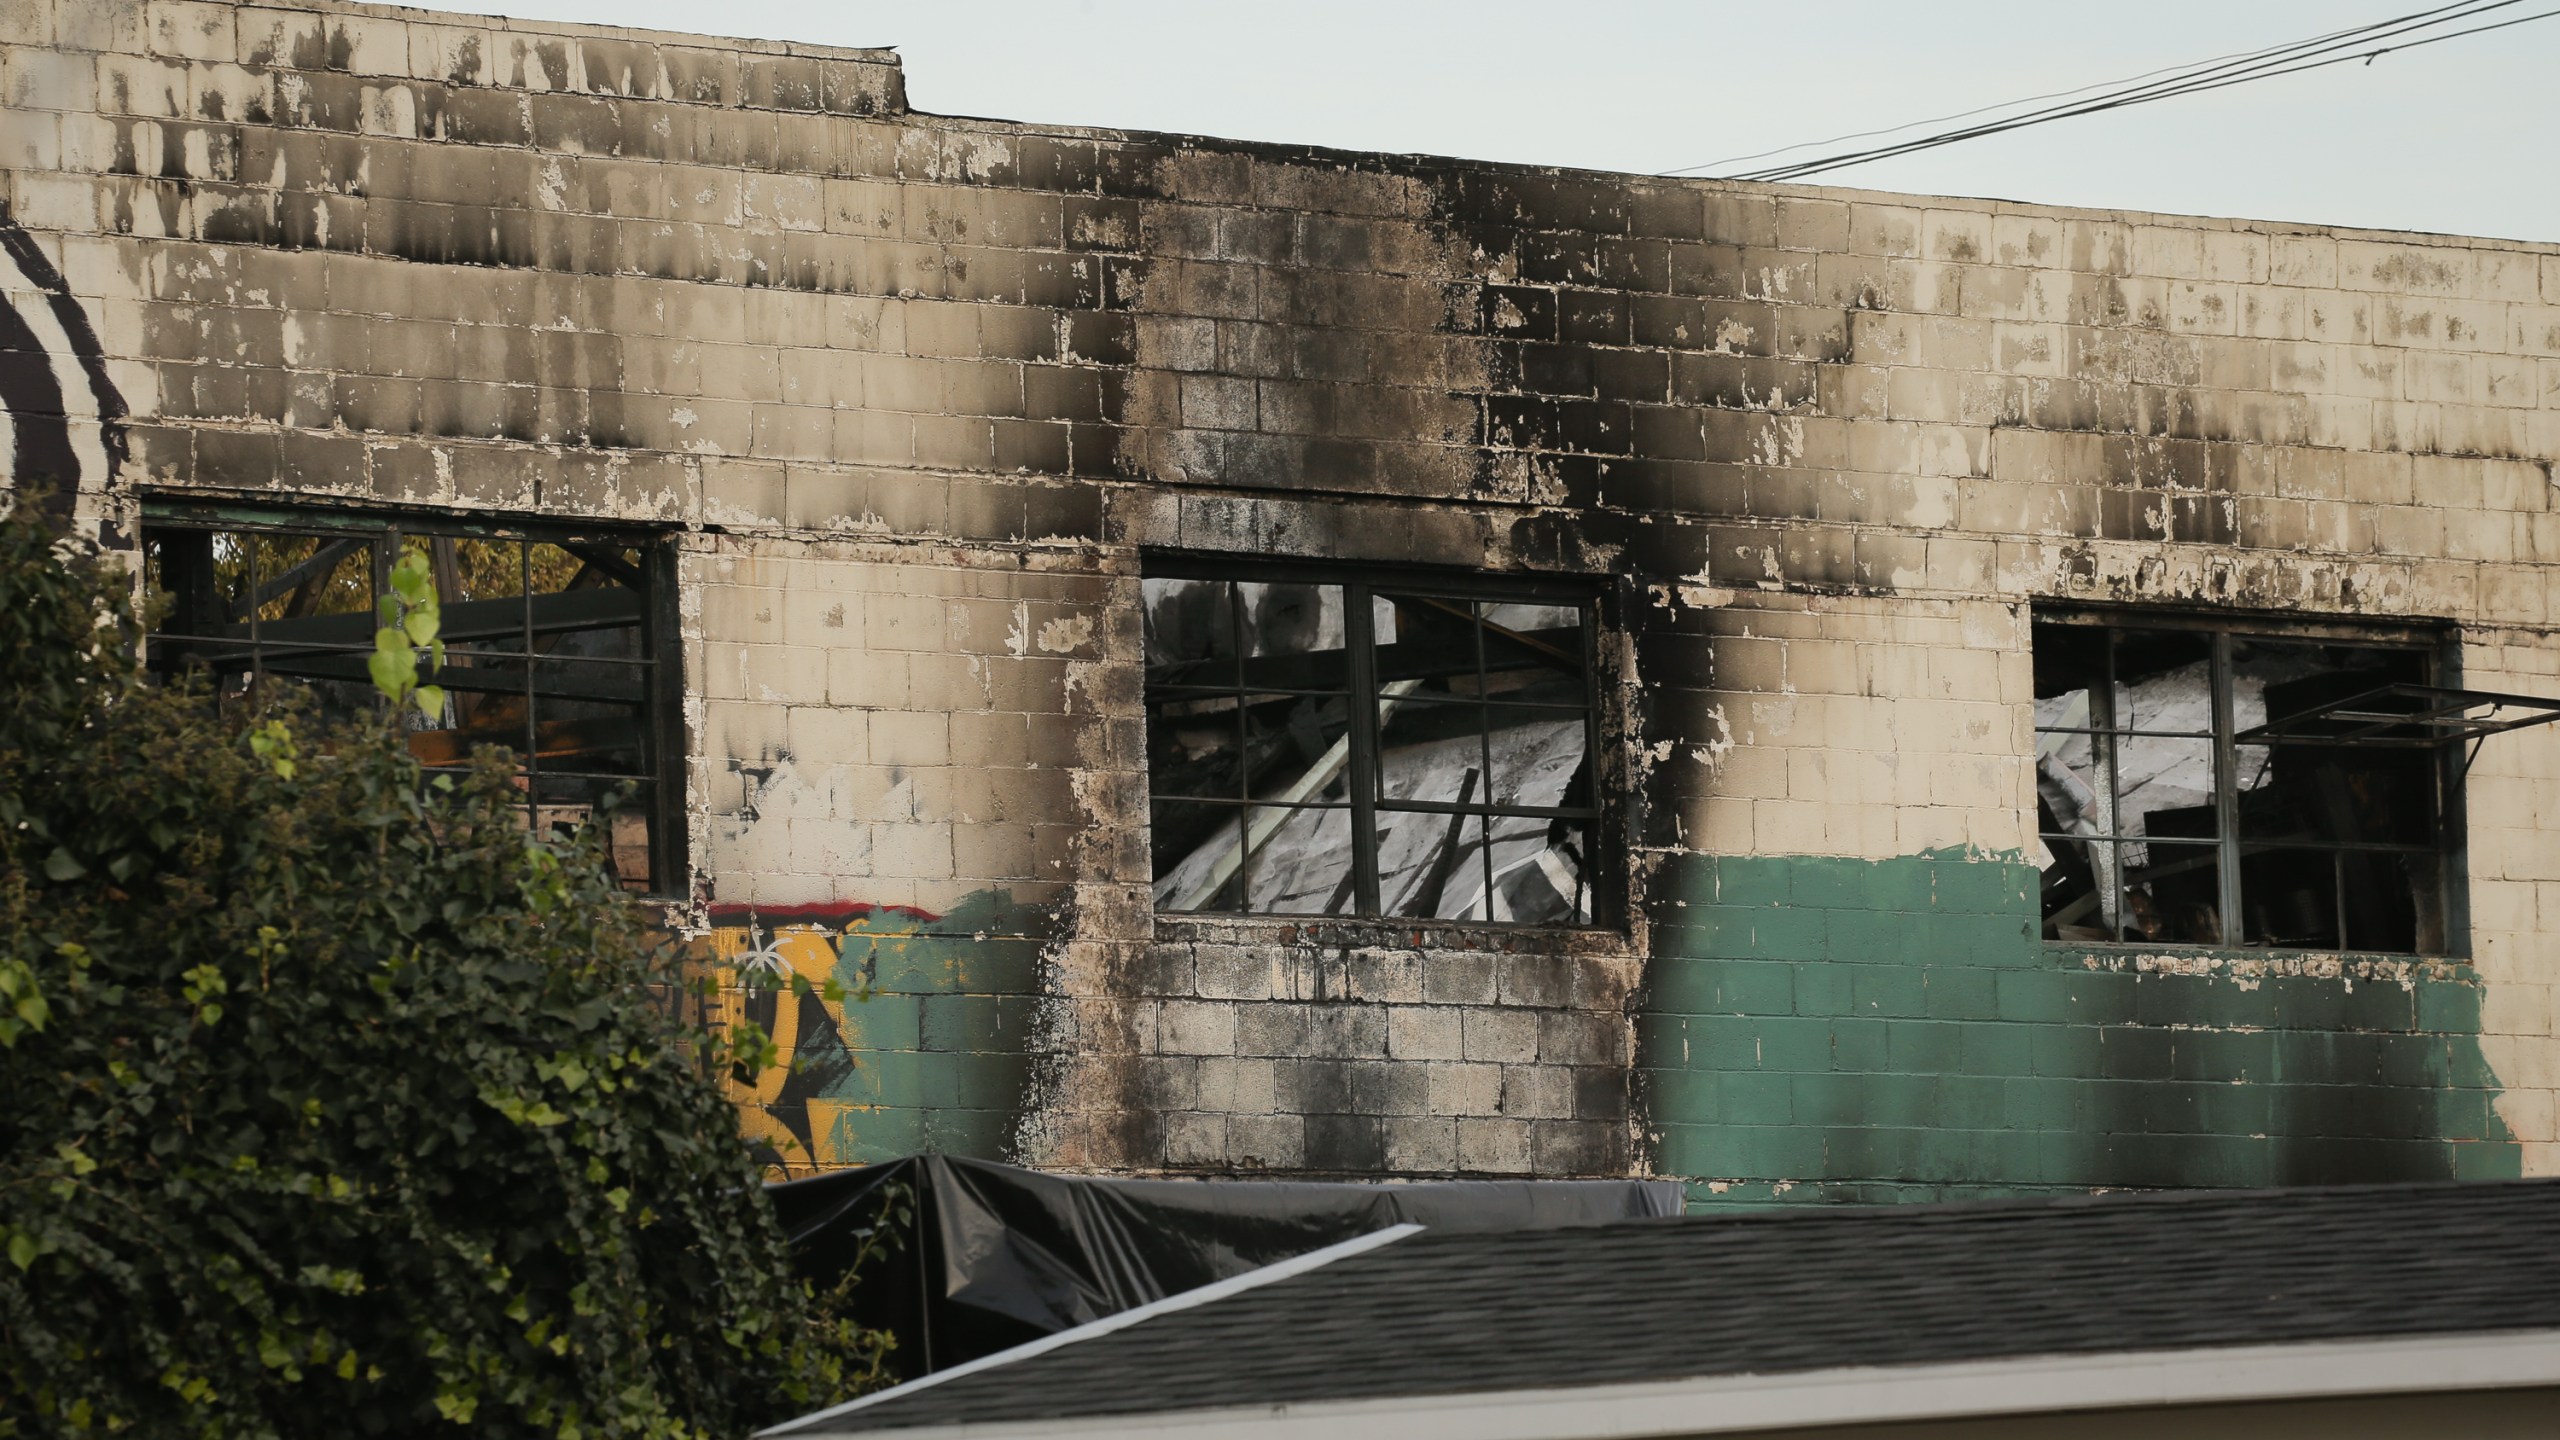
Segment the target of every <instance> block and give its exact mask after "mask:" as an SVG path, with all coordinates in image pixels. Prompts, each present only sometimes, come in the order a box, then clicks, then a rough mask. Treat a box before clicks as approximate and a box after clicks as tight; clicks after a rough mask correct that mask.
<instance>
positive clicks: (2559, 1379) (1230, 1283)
mask: <svg viewBox="0 0 2560 1440" xmlns="http://www.w3.org/2000/svg"><path fill="white" fill-rule="evenodd" d="M1419 1228H1420V1227H1419V1226H1412V1225H1399V1226H1396V1227H1394V1228H1393V1229H1389V1230H1382V1231H1379V1232H1378V1233H1377V1234H1375V1235H1368V1236H1363V1237H1361V1238H1360V1239H1358V1240H1353V1241H1348V1242H1345V1243H1344V1244H1342V1245H1336V1246H1333V1247H1331V1248H1330V1249H1327V1250H1319V1251H1316V1252H1314V1253H1313V1254H1309V1255H1303V1256H1300V1257H1299V1258H1297V1259H1295V1260H1291V1261H1287V1262H1284V1263H1283V1264H1280V1265H1274V1266H1269V1267H1266V1268H1265V1269H1263V1270H1256V1271H1253V1272H1250V1273H1248V1274H1245V1275H1239V1276H1237V1277H1236V1278H1234V1279H1232V1280H1225V1281H1221V1282H1219V1283H1218V1284H1216V1285H1210V1286H1204V1287H1202V1288H1201V1289H1198V1290H1192V1291H1187V1292H1185V1293H1184V1294H1181V1295H1176V1296H1173V1297H1171V1298H1169V1299H1165V1300H1159V1301H1156V1302H1155V1303H1154V1304H1152V1305H1146V1306H1141V1307H1139V1308H1138V1309H1136V1310H1130V1311H1127V1312H1124V1313H1122V1314H1120V1315H1115V1316H1112V1317H1110V1318H1109V1319H1106V1320H1100V1321H1097V1322H1095V1323H1094V1324H1091V1325H1086V1326H1081V1327H1078V1328H1077V1329H1075V1330H1070V1331H1067V1332H1065V1333H1064V1334H1060V1335H1053V1336H1049V1337H1047V1338H1045V1339H1042V1340H1038V1341H1035V1342H1033V1343H1032V1344H1029V1345H1024V1346H1020V1347H1018V1348H1016V1349H1014V1350H1009V1351H1006V1352H1004V1353H1002V1354H998V1355H991V1356H988V1357H987V1358H986V1359H984V1360H979V1361H975V1362H972V1363H971V1364H969V1365H965V1366H959V1367H955V1368H954V1369H951V1370H948V1371H943V1372H941V1373H939V1374H936V1375H932V1376H928V1377H926V1378H925V1379H922V1380H917V1381H912V1382H910V1383H908V1384H906V1385H902V1386H899V1387H897V1388H896V1389H892V1390H884V1391H881V1392H879V1393H878V1394H876V1395H870V1396H866V1397H864V1398H863V1399H861V1400H856V1401H854V1402H852V1403H851V1404H849V1405H840V1406H837V1407H836V1408H834V1409H832V1410H827V1411H822V1412H820V1413H818V1414H816V1415H811V1416H808V1417H806V1418H804V1419H800V1420H795V1421H792V1422H790V1423H788V1424H786V1425H782V1426H779V1427H776V1428H775V1429H772V1430H768V1431H765V1432H764V1433H765V1434H767V1435H781V1434H791V1435H806V1436H821V1435H826V1434H828V1433H830V1432H829V1431H828V1429H827V1427H826V1425H825V1422H826V1421H827V1420H828V1419H829V1418H831V1417H834V1416H838V1415H842V1414H844V1413H846V1412H847V1411H850V1410H854V1409H857V1408H860V1407H862V1406H866V1405H869V1404H871V1403H873V1402H875V1401H878V1400H883V1399H886V1398H889V1397H891V1396H896V1395H900V1394H906V1393H912V1392H913V1391H914V1390H915V1389H916V1388H917V1387H919V1386H923V1385H930V1384H932V1383H934V1382H935V1381H937V1380H942V1379H947V1378H949V1377H951V1376H954V1375H958V1374H961V1373H964V1372H966V1371H970V1370H975V1369H983V1368H988V1367H992V1366H997V1365H1003V1364H1006V1363H1008V1362H1009V1361H1012V1360H1015V1359H1019V1358H1023V1357H1024V1356H1026V1355H1028V1354H1031V1353H1034V1352H1037V1351H1041V1350H1047V1349H1053V1348H1055V1347H1057V1346H1059V1345H1062V1344H1069V1343H1072V1342H1074V1341H1076V1340H1079V1339H1083V1338H1088V1336H1089V1335H1090V1334H1092V1333H1099V1332H1102V1331H1104V1330H1106V1329H1116V1328H1120V1327H1122V1326H1125V1325H1129V1324H1134V1323H1136V1322H1137V1321H1139V1320H1141V1319H1144V1318H1147V1317H1148V1316H1149V1315H1161V1314H1164V1313H1166V1312H1167V1311H1169V1310H1179V1309H1186V1308H1189V1307H1190V1306H1193V1305H1199V1304H1204V1303H1206V1302H1208V1301H1210V1300H1213V1299H1216V1298H1219V1296H1218V1294H1214V1293H1212V1292H1219V1293H1224V1294H1232V1293H1234V1292H1235V1291H1237V1290H1242V1289H1250V1288H1253V1287H1254V1286H1256V1285H1261V1284H1268V1283H1270V1281H1272V1280H1277V1279H1282V1278H1285V1277H1284V1276H1282V1275H1281V1274H1278V1273H1275V1272H1279V1271H1284V1270H1289V1271H1291V1273H1296V1272H1297V1271H1303V1270H1310V1269H1314V1268H1316V1267H1317V1266H1319V1265H1323V1264H1326V1263H1329V1262H1330V1261H1332V1260H1335V1259H1339V1258H1341V1257H1342V1256H1344V1255H1346V1254H1351V1253H1356V1252H1357V1251H1358V1250H1361V1249H1368V1248H1371V1247H1374V1246H1377V1245H1382V1244H1385V1243H1387V1242H1389V1241H1391V1240H1395V1239H1398V1238H1401V1237H1402V1235H1404V1234H1409V1233H1411V1232H1412V1231H1414V1230H1416V1229H1419ZM1292 1267H1294V1269H1292ZM2533 1385H2560V1330H2528V1331H2505V1332H2496V1331H2493V1332H2486V1333H2477V1334H2467V1335H2429V1336H2422V1337H2417V1338H2410V1339H2392V1340H2352V1341H2328V1342H2316V1343H2310V1344H2293V1345H2251V1346H2224V1347H2213V1348H2206V1349H2195V1350H2160V1351H2148V1352H2122V1353H2115V1354H2100V1355H2063V1356H2031V1357H2027V1358H2023V1359H2002V1360H1978V1361H1966V1362H1962V1363H1957V1364H1947V1365H1897V1366H1863V1367H1847V1368H1841V1369H1831V1370H1806V1371H1796V1372H1791V1373H1786V1374H1776V1375H1723V1376H1714V1377H1710V1378H1705V1379H1698V1380H1675V1381H1664V1382H1653V1383H1646V1384H1639V1385H1606V1386H1587V1387H1584V1386H1576V1387H1567V1388H1557V1389H1542V1390H1515V1391H1500V1392H1491V1393H1479V1394H1461V1395H1421V1396H1397V1397H1393V1398H1389V1399H1382V1400H1379V1399H1373V1400H1349V1401H1322V1402H1317V1403H1311V1404H1297V1405H1291V1404H1266V1405H1255V1406H1250V1407H1238V1408H1234V1409H1214V1410H1181V1411H1165V1412H1159V1413H1155V1414H1138V1415H1107V1416H1076V1417H1071V1418H1061V1419H1055V1420H1041V1421H1028V1422H1009V1423H1002V1424H982V1425H941V1426H927V1427H919V1428H916V1429H912V1430H895V1431H877V1430H873V1431H865V1432H862V1433H864V1434H866V1435H880V1434H893V1435H898V1436H912V1437H915V1440H1085V1437H1103V1436H1140V1437H1144V1436H1150V1435H1170V1434H1181V1435H1186V1436H1200V1437H1214V1440H1637V1437H1645V1436H1670V1435H1713V1434H1724V1433H1730V1432H1734V1431H1741V1430H1760V1429H1781V1428H1787V1427H1793V1426H1812V1425H1854V1424H1861V1423H1873V1422H1878V1421H1891V1420H1926V1419H1943V1418H1949V1417H1955V1416H1968V1415H2014V1414H2033V1413H2038V1412H2047V1411H2069V1410H2102V1409H2119V1408H2131V1407H2145V1406H2167V1405H2206V1404H2222V1403H2231V1402H2239V1401H2257V1400H2288V1399H2308V1398H2314V1397H2322V1396H2344V1395H2383V1394H2394V1393H2410V1392H2429V1391H2436V1392H2441V1391H2453V1390H2493V1389H2512V1388H2517V1387H2522V1386H2533Z"/></svg>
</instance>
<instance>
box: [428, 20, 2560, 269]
mask: <svg viewBox="0 0 2560 1440" xmlns="http://www.w3.org/2000/svg"><path fill="white" fill-rule="evenodd" d="M2429 3H2430V0H2142V3H2138V4H2132V5H2126V4H2117V3H2098V0H1830V3H1822V4H1807V3H1801V0H1799V3H1795V4H1787V3H1773V0H1758V3H1752V4H1740V3H1728V0H1688V3H1670V0H1574V3H1557V0H1547V3H1522V0H1465V3H1460V0H1364V3H1344V0H1281V3H1260V4H1247V3H1239V0H971V3H955V0H897V3H885V0H727V3H725V4H722V5H720V6H718V7H716V8H713V7H709V6H705V5H703V4H702V3H701V0H452V3H444V4H435V5H432V6H431V7H430V8H435V9H447V10H461V11H472V12H477V13H482V14H505V15H512V16H520V17H524V18H531V19H546V20H566V21H577V22H585V23H596V24H615V25H632V26H643V27H650V28H658V29H670V30H685V31H692V32H697V33H703V32H710V33H720V34H732V35H741V36H753V37H758V38H765V39H779V40H804V41H813V42H818V43H824V44H834V45H849V46H895V47H897V49H898V50H899V52H900V53H901V55H902V56H903V57H904V60H905V65H906V77H907V95H908V99H909V101H910V103H911V104H913V105H914V107H915V108H916V109H918V110H926V111H934V112H937V113H941V114H947V115H980V116H992V117H998V118H1003V119H1009V120H1024V121H1033V122H1040V123H1048V124H1060V125H1090V126H1103V127H1113V128H1126V129H1138V130H1164V131H1175V132H1182V133H1188V134H1200V135H1215V136H1222V137H1227V138H1233V139H1244V140H1264V141H1275V142H1281V143H1296V144H1311V145H1329V146H1338V147H1342V148H1347V149H1354V150H1384V151H1413V152H1421V153H1426V154H1435V155H1452V156H1459V157H1464V158H1469V159H1484V160H1504V161H1519V162H1527V163H1532V164H1550V165H1569V166H1579V167H1585V168H1590V169H1599V170H1620V171H1633V172H1644V173H1659V172H1664V171H1669V170H1673V169H1677V168H1681V167H1687V166H1698V165H1703V164H1706V163H1708V162H1712V161H1718V160H1722V159H1725V158H1727V157H1731V156H1735V155H1741V154H1746V153H1749V152H1753V151H1759V150H1766V149H1770V148H1773V147H1776V146H1782V145H1791V144H1796V143H1799V142H1804V141H1816V140H1822V139H1825V138H1827V137H1831V136H1837V135H1841V134H1844V133H1847V132H1854V131H1861V130H1867V129H1872V128H1877V127H1881V126H1888V125H1899V124H1903V123H1905V122H1909V121H1913V120H1922V119H1927V118H1930V117H1935V116H1942V115H1946V114H1949V113H1950V112H1955V111H1962V110H1968V109H1972V108H1973V107H1976V106H1980V105H1988V104H1993V103H1996V102H2002V101H2009V100H2015V99H2019V98H2022V97H2025V96H2031V95H2036V94H2040V93H2044V92H2048V91H2055V90H2065V89H2070V88H2073V87H2077V86H2081V85H2086V84H2090V83H2093V82H2098V81H2107V80H2116V79H2122V78H2125V77H2129V76H2133V75H2137V74H2140V73H2142V72H2145V71H2149V70H2153V69H2157V68H2160V67H2162V66H2169V65H2179V64H2184V63H2187V62H2191V61H2198V60H2206V59H2211V58H2215V57H2218V56H2222V55H2226V54H2230V53H2232V52H2235V51H2243V50H2251V49H2256V48H2258V47H2261V46H2265V45H2274V44H2282V43H2285V42H2288V41H2292V40H2297V39H2304V38H2308V37H2310V36H2313V35H2318V34H2323V33H2326V32H2329V31H2333V30H2338V29H2343V28H2346V27H2348V26H2352V25H2358V24H2363V23H2367V22H2371V21H2377V20H2383V19H2388V18H2390V17H2393V16H2396V15H2401V14H2405V13H2408V12H2411V11H2415V10H2419V9H2422V8H2427V6H2428V4H2429ZM2555 10H2560V3H2554V0H2524V3H2521V4H2514V5H2510V6H2508V7H2506V8H2505V9H2504V10H2503V11H2501V12H2500V13H2498V14H2496V15H2494V16H2490V17H2484V18H2483V20H2481V21H2478V22H2473V23H2487V22H2488V20H2490V19H2508V18H2515V17H2518V16H2524V15H2533V14H2538V13H2542V12H2545V11H2555ZM2555 73H2560V18H2554V19H2551V20H2547V21H2542V22H2539V23H2534V24H2526V25H2520V26H2516V27H2514V28H2511V29H2507V30H2501V31H2498V32H2496V33H2494V34H2487V35H2480V36H2476V37H2470V38H2465V39H2457V40H2452V41H2448V42H2446V43H2443V44H2439V45H2433V46H2429V47H2427V48H2425V49H2420V50H2413V51H2409V52H2406V53H2403V54H2393V55H2386V56H2383V57H2382V58H2380V59H2379V60H2377V61H2375V62H2374V63H2372V64H2370V65H2365V64H2347V65H2338V66H2333V67H2330V68H2328V69H2325V70H2319V71H2313V72H2310V73H2307V74H2301V75H2292V76H2284V77H2279V78H2275V79H2271V80H2266V81H2261V82H2258V83H2253V84H2246V85H2238V86H2233V87H2231V88H2229V89H2225V90H2221V91H2217V92H2214V93H2212V94H2208V95H2199V96H2193V97H2188V98H2182V99H2174V100H2168V101H2164V102H2161V103H2159V104H2155V105H2147V106H2140V107H2134V108H2129V109H2123V110H2118V111H2113V112H2110V113H2107V114H2104V115H2093V116H2087V117H2082V118H2078V119H2072V120H2065V121H2061V122H2059V123H2056V124H2050V125H2041V126H2036V127H2032V128H2030V129H2026V130H2023V131H2019V132H2016V133H2013V134H2008V135H2001V136H1993V137H1988V138H1984V139H1979V140H1973V141H1968V142H1966V143H1963V144H1960V145H1953V146H1948V147H1945V148H1942V149H1939V150H1935V151H1931V152H1927V153H1924V154H1919V155H1913V156H1907V157H1902V158H1898V159H1893V160H1888V161H1883V162H1880V163H1875V164H1870V165H1865V166H1860V167H1857V168H1854V169H1849V170H1843V171H1839V172H1835V173H1833V174H1831V175H1827V176H1824V177H1822V178H1821V179H1820V180H1819V181H1817V182H1815V183H1821V184H1838V185H1854V186H1860V187H1865V188H1871V189H1879V190H1903V191H1913V192H1919V193H1924V194H1944V195H1972V196H1992V197H1999V198H2003V199H2015V200H2030V201H2038V202H2043V203H2049V204H2060V205H2082V206H2093V207H2101V208H2117V209H2132V210H2154V211H2167V212H2176V213H2188V214H2208V215H2227V216H2240V217H2247V218H2252V219H2265V220H2290V221H2309V222H2319V223H2327V224H2337V225H2354V226H2366V227H2372V228H2377V229H2394V230H2432V231H2441V232H2450V233H2455V234H2470V235H2488V236H2500V237H2506V238H2514V239H2525V240H2545V241H2560V169H2555V165H2554V159H2553V154H2552V151H2553V146H2554V141H2555V139H2556V138H2560V84H2555V83H2554V76H2555ZM1835 148H1836V147H1835ZM1805 153H1817V152H1810V151H1809V152H1805ZM1711 173H1712V172H1711Z"/></svg>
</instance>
